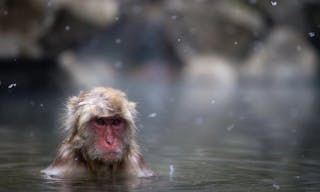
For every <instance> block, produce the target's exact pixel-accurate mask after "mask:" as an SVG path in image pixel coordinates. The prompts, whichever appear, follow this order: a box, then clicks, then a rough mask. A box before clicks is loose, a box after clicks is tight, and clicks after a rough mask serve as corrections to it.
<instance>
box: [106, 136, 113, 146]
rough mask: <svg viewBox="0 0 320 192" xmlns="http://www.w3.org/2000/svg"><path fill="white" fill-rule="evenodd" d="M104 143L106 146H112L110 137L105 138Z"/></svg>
mask: <svg viewBox="0 0 320 192" xmlns="http://www.w3.org/2000/svg"><path fill="white" fill-rule="evenodd" d="M106 143H107V144H108V145H112V144H113V138H112V137H107V138H106Z"/></svg>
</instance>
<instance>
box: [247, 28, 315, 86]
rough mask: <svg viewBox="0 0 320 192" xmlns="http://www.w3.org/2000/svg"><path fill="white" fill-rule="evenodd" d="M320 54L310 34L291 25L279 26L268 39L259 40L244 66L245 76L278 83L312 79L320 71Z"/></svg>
mask: <svg viewBox="0 0 320 192" xmlns="http://www.w3.org/2000/svg"><path fill="white" fill-rule="evenodd" d="M316 65H317V56H316V52H315V50H314V48H313V47H311V46H310V44H309V43H308V41H307V39H306V37H303V36H301V35H300V34H299V33H297V32H295V31H293V30H292V29H291V28H287V27H278V28H275V29H274V30H273V31H271V33H270V35H269V36H268V38H267V39H266V41H265V42H256V43H255V49H254V51H253V52H252V54H251V56H250V57H249V58H248V62H247V64H246V65H245V66H243V68H242V71H241V72H242V78H243V79H245V80H254V81H253V82H256V80H262V81H265V80H266V81H268V82H274V83H292V82H299V81H300V82H301V81H310V80H312V79H313V78H314V77H315V75H316Z"/></svg>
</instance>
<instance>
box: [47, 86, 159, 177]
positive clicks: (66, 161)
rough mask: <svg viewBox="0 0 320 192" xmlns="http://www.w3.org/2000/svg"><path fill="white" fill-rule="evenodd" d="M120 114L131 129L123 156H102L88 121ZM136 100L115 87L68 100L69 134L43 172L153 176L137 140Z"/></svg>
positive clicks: (127, 130) (81, 175)
mask: <svg viewBox="0 0 320 192" xmlns="http://www.w3.org/2000/svg"><path fill="white" fill-rule="evenodd" d="M108 116H119V117H122V118H123V119H125V121H126V126H127V129H126V131H125V134H124V135H123V148H122V158H121V159H119V161H116V162H106V161H104V160H101V159H99V155H98V154H97V153H96V151H95V148H94V147H93V146H94V142H93V140H92V138H93V136H92V133H90V130H89V127H88V122H89V121H90V120H91V119H92V118H95V117H108ZM135 116H136V110H135V103H133V102H130V101H128V100H127V98H126V95H125V94H124V93H123V92H121V91H119V90H115V89H112V88H104V87H96V88H94V89H92V90H90V91H82V92H80V94H79V96H78V97H72V98H70V99H69V101H68V103H67V118H66V120H65V129H66V132H67V136H66V138H65V139H64V141H63V143H62V145H61V146H60V148H59V150H58V153H57V156H56V158H55V160H54V161H53V162H52V163H51V165H50V166H49V167H48V168H46V169H45V170H43V171H42V172H43V173H45V174H46V175H48V176H53V177H62V178H65V177H83V176H84V177H86V176H97V177H108V178H115V177H128V176H129V177H131V176H135V177H146V176H152V175H153V172H152V171H151V170H149V169H148V168H147V167H146V166H145V163H144V161H143V158H142V156H141V154H140V151H139V147H138V145H137V144H136V142H135V139H134V135H135V130H136V126H135V122H134V118H135Z"/></svg>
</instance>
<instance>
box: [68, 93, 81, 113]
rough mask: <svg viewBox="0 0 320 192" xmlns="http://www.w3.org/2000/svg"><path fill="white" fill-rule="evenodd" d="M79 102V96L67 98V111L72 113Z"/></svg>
mask: <svg viewBox="0 0 320 192" xmlns="http://www.w3.org/2000/svg"><path fill="white" fill-rule="evenodd" d="M78 104H79V98H78V97H76V96H74V97H71V98H70V99H69V100H68V103H67V108H68V112H69V113H74V111H75V110H76V106H77V105H78Z"/></svg>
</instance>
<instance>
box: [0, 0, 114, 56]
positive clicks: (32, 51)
mask: <svg viewBox="0 0 320 192" xmlns="http://www.w3.org/2000/svg"><path fill="white" fill-rule="evenodd" d="M117 13H118V3H117V1H114V0H92V1H85V0H81V1H79V0H78V1H75V0H55V1H53V0H47V1H43V0H28V1H19V0H1V1H0V58H10V57H21V56H22V57H23V56H26V57H31V58H40V57H52V56H53V57H54V56H56V55H57V54H58V53H59V52H61V51H62V50H64V49H67V48H70V47H74V45H76V44H77V43H78V44H79V42H81V41H83V39H84V37H86V36H87V35H88V34H90V33H92V32H94V31H95V30H96V29H97V28H99V27H102V26H106V25H108V24H110V23H111V22H112V21H113V20H114V18H115V16H116V14H117ZM66 34H67V35H66Z"/></svg>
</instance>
